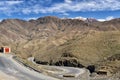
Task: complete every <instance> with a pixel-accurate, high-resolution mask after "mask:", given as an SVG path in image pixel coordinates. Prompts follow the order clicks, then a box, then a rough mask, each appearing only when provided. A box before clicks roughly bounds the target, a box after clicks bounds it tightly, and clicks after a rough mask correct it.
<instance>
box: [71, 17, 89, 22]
mask: <svg viewBox="0 0 120 80" xmlns="http://www.w3.org/2000/svg"><path fill="white" fill-rule="evenodd" d="M72 19H80V20H83V21H84V20H86V19H87V18H85V17H82V16H78V17H75V18H72Z"/></svg>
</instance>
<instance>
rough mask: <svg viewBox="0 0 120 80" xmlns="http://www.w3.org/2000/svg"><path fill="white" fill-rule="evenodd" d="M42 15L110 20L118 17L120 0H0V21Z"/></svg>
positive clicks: (119, 14) (26, 18)
mask: <svg viewBox="0 0 120 80" xmlns="http://www.w3.org/2000/svg"><path fill="white" fill-rule="evenodd" d="M44 16H57V17H60V18H95V19H98V20H99V21H104V20H111V19H113V18H120V0H0V21H1V20H3V19H8V18H12V19H14V18H19V19H24V20H30V19H37V18H39V17H44Z"/></svg>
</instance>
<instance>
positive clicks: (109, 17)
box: [106, 16, 114, 20]
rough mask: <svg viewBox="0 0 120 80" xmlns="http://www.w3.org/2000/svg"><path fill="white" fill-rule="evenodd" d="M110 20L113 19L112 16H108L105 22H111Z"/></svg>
mask: <svg viewBox="0 0 120 80" xmlns="http://www.w3.org/2000/svg"><path fill="white" fill-rule="evenodd" d="M112 19H114V17H113V16H108V17H107V18H106V20H112Z"/></svg>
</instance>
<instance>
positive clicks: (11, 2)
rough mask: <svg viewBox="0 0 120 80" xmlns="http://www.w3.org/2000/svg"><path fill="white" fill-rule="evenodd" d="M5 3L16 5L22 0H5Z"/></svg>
mask: <svg viewBox="0 0 120 80" xmlns="http://www.w3.org/2000/svg"><path fill="white" fill-rule="evenodd" d="M5 3H6V4H8V5H16V4H21V3H23V1H5Z"/></svg>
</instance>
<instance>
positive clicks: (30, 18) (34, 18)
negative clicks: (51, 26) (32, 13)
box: [24, 17, 38, 21]
mask: <svg viewBox="0 0 120 80" xmlns="http://www.w3.org/2000/svg"><path fill="white" fill-rule="evenodd" d="M24 19H25V20H27V21H29V20H32V19H33V20H36V19H38V17H29V18H24Z"/></svg>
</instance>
